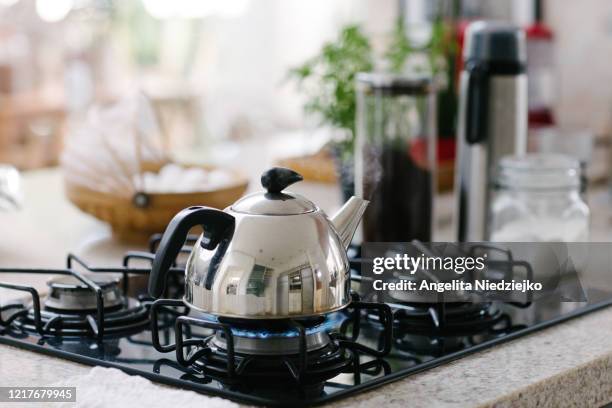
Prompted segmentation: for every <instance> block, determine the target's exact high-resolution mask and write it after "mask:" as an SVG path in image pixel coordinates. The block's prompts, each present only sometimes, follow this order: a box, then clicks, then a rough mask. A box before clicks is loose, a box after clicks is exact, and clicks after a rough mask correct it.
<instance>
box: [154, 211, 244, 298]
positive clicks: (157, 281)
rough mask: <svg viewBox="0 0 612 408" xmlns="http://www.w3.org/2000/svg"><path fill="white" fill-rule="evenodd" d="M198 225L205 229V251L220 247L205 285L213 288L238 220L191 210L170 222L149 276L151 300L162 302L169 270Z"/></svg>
mask: <svg viewBox="0 0 612 408" xmlns="http://www.w3.org/2000/svg"><path fill="white" fill-rule="evenodd" d="M196 225H201V226H202V228H203V229H204V233H203V237H202V240H201V242H200V245H201V246H202V248H204V249H208V250H213V249H215V248H216V247H217V246H219V248H218V249H217V253H216V254H215V255H214V256H213V259H212V260H211V263H210V266H209V270H208V276H207V279H206V281H207V286H210V284H209V282H210V283H211V282H212V278H213V277H214V275H215V273H216V272H217V269H218V267H219V263H220V261H221V259H222V258H223V255H224V254H225V251H226V250H227V247H228V245H229V242H230V241H231V239H232V237H233V235H234V228H235V226H236V220H235V218H234V217H233V216H232V215H230V214H228V213H226V212H223V211H221V210H217V209H215V208H210V207H203V206H196V207H189V208H186V209H184V210H182V211H181V212H179V213H178V214H176V215H175V216H174V218H173V219H172V221H170V224H168V227H167V228H166V231H165V232H164V235H163V236H162V239H161V242H160V244H159V247H158V248H157V252H156V253H155V259H154V260H153V266H152V269H151V275H150V276H149V295H151V296H152V297H154V298H159V297H160V296H161V295H162V294H163V293H164V289H165V287H166V280H167V275H168V270H169V269H170V267H171V266H172V263H173V262H174V261H175V260H176V257H177V256H178V254H179V252H180V250H181V248H182V247H183V245H184V243H185V239H186V238H187V233H188V232H189V230H190V229H191V228H193V227H195V226H196Z"/></svg>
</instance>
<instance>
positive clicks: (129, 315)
mask: <svg viewBox="0 0 612 408" xmlns="http://www.w3.org/2000/svg"><path fill="white" fill-rule="evenodd" d="M94 316H95V314H90V313H88V312H87V311H83V312H74V311H69V312H68V311H65V312H59V311H55V310H48V309H45V310H41V312H40V319H41V323H42V324H43V331H44V332H45V333H47V334H50V335H54V336H80V337H87V336H94V335H97V333H98V322H97V321H96V318H95V317H94ZM13 324H14V326H15V327H17V328H19V329H22V330H26V331H29V332H37V331H38V330H37V329H36V324H35V311H34V308H33V307H31V308H29V309H28V310H27V314H25V315H24V316H23V317H21V318H18V319H16V320H15V321H14V323H13ZM104 325H105V330H104V333H105V335H108V336H113V335H118V334H122V335H123V334H129V333H133V332H138V331H141V330H143V329H145V328H147V326H148V325H149V308H148V305H147V304H144V303H142V302H140V301H138V300H136V299H127V301H126V303H125V304H123V303H122V304H119V305H118V307H114V308H113V310H112V311H107V312H106V313H105V315H104Z"/></svg>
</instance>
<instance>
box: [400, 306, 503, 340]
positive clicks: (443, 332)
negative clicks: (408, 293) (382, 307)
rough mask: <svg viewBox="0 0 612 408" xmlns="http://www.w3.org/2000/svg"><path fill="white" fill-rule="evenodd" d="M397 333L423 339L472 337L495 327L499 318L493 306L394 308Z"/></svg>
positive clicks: (497, 309) (499, 313) (499, 315)
mask: <svg viewBox="0 0 612 408" xmlns="http://www.w3.org/2000/svg"><path fill="white" fill-rule="evenodd" d="M394 306H397V307H398V309H397V310H396V311H395V312H394V316H393V317H394V325H395V326H396V328H398V329H399V330H404V329H405V330H406V331H409V332H410V333H411V334H416V335H425V336H471V335H475V334H478V333H480V332H483V331H486V330H488V329H490V328H492V327H494V326H495V325H496V324H497V323H499V322H500V321H501V319H502V312H501V310H500V309H499V308H498V307H497V306H495V305H494V304H492V303H468V302H466V303H432V304H428V303H423V304H415V303H412V304H401V305H394Z"/></svg>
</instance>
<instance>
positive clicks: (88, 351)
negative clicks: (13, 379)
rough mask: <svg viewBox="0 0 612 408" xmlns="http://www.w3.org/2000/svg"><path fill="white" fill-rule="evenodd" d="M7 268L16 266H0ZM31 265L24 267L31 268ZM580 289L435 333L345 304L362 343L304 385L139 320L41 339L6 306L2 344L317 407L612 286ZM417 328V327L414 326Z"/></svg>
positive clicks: (344, 333)
mask: <svg viewBox="0 0 612 408" xmlns="http://www.w3.org/2000/svg"><path fill="white" fill-rule="evenodd" d="M144 258H146V256H144ZM75 259H76V260H77V261H78V259H77V258H73V262H74V260H75ZM68 266H69V267H70V266H71V265H70V264H69V265H68ZM83 266H84V267H85V268H86V269H89V271H90V272H92V273H96V272H98V273H102V272H107V271H110V272H114V273H117V272H126V269H122V268H100V269H96V268H89V267H87V265H83ZM9 271H14V270H10V269H6V268H5V269H2V270H0V272H9ZM21 271H22V272H25V271H24V270H21ZM32 271H33V270H29V273H32ZM129 271H130V272H132V273H140V274H146V268H140V269H139V268H131V269H130V270H129ZM51 272H52V271H46V272H40V271H39V273H51ZM0 281H1V279H0ZM0 286H2V284H0ZM9 286H10V285H9ZM5 287H6V286H5ZM585 293H586V295H587V299H588V301H587V302H561V301H560V300H559V299H558V298H554V299H553V298H549V299H546V298H545V299H539V300H537V301H534V302H533V303H531V304H528V305H522V306H516V305H511V304H504V303H492V304H483V305H482V309H481V310H480V312H479V316H481V317H480V318H481V319H488V318H490V322H491V324H489V325H484V326H482V325H476V326H472V325H470V324H469V322H468V323H465V324H464V322H462V321H458V322H457V321H455V323H456V324H454V325H453V326H452V328H451V329H449V330H438V331H437V332H436V331H435V330H434V331H433V332H427V330H425V331H423V328H422V327H421V326H419V321H416V322H415V321H414V320H411V319H410V318H404V316H405V313H404V311H402V310H403V309H405V306H404V305H391V306H392V310H393V312H394V316H395V317H394V320H393V324H392V329H391V328H390V326H389V324H387V325H384V324H383V323H381V322H380V319H379V318H377V315H376V314H369V313H368V312H367V311H366V310H357V309H347V310H346V311H342V312H336V315H334V318H335V320H334V321H339V322H345V324H343V325H342V327H338V328H336V330H334V331H338V332H339V334H338V338H339V339H347V338H349V339H350V338H351V335H352V333H353V327H354V324H355V323H353V324H350V323H349V322H353V321H354V319H359V327H360V330H359V336H358V338H357V340H356V343H358V344H359V345H360V346H359V347H348V348H349V349H350V354H349V355H350V356H352V358H350V360H349V362H348V363H346V362H345V364H344V365H341V366H342V368H341V369H339V370H337V372H333V375H331V378H325V376H323V377H322V379H320V381H319V380H317V381H313V380H312V379H310V380H308V381H304V382H302V383H299V382H298V381H296V380H295V379H293V378H292V377H291V375H290V373H289V371H288V372H287V374H286V376H285V378H284V379H283V380H281V381H279V380H278V378H277V377H276V378H274V379H268V377H266V375H267V372H266V371H265V369H264V371H263V372H262V373H261V375H260V376H257V375H256V376H255V377H251V378H250V379H248V380H242V379H241V378H238V377H230V378H228V376H227V375H216V374H215V373H210V372H204V371H203V370H202V369H201V366H200V365H191V366H189V367H185V366H183V365H181V364H180V363H179V362H178V361H177V355H176V353H175V352H174V351H170V352H164V353H162V352H160V351H157V350H156V348H155V347H154V346H153V343H154V339H153V336H152V332H151V328H150V326H148V325H145V328H144V329H143V328H142V327H140V326H139V328H138V329H135V330H133V331H132V332H131V333H130V334H123V335H116V334H112V333H111V334H107V335H106V336H105V337H104V338H103V340H102V341H99V340H97V339H96V338H95V336H94V335H93V334H92V335H91V336H89V337H60V336H54V335H45V336H42V337H41V336H40V335H39V334H38V333H36V332H35V331H32V330H29V331H28V330H24V329H20V328H18V327H16V326H15V325H8V326H7V316H9V315H11V314H12V313H13V312H14V310H8V309H5V310H4V311H3V315H2V317H3V319H2V320H1V321H0V343H2V344H8V345H12V346H17V347H20V348H24V349H28V350H32V351H36V352H40V353H44V354H48V355H53V356H58V357H62V358H65V359H68V360H72V361H76V362H80V363H84V364H88V365H99V366H106V367H116V368H119V369H121V370H123V371H125V372H127V373H129V374H137V375H141V376H143V377H146V378H149V379H151V380H153V381H156V382H160V383H165V384H169V385H173V386H177V387H180V388H184V389H189V390H193V391H197V392H201V393H203V394H209V395H217V396H222V397H226V398H229V399H232V400H235V401H240V402H245V403H254V404H262V405H277V406H279V405H280V406H287V405H315V404H320V403H323V402H327V401H331V400H335V399H339V398H342V397H347V396H350V395H354V394H356V393H359V392H362V391H364V390H368V389H371V388H374V387H376V386H379V385H382V384H385V383H389V382H391V381H395V380H398V379H401V378H405V377H408V376H410V375H412V374H415V373H418V372H421V371H423V370H427V369H429V368H432V367H435V366H439V365H441V364H445V363H447V362H449V361H452V360H455V359H458V358H461V357H464V356H466V355H469V354H472V353H475V352H478V351H481V350H484V349H486V348H489V347H492V346H495V345H498V344H500V343H502V342H505V341H509V340H512V339H516V338H517V337H520V336H523V335H526V334H528V333H533V332H535V331H537V330H540V329H543V328H546V327H549V326H551V325H554V324H557V323H560V322H563V321H566V320H568V319H571V318H574V317H576V316H580V315H583V314H585V313H589V312H591V311H594V310H597V309H600V308H603V307H606V306H608V305H610V304H612V291H604V290H600V289H593V288H588V287H587V288H585ZM149 302H152V300H147V299H143V303H144V304H150V303H149ZM454 306H455V305H446V306H445V307H447V308H452V307H454ZM460 307H468V306H466V305H463V306H460ZM178 309H180V308H177V309H171V308H168V310H175V311H176V310H178ZM163 310H165V309H160V315H159V316H160V317H159V319H161V320H159V319H158V320H157V321H158V322H159V325H158V333H159V339H160V343H161V344H171V343H174V342H175V334H176V332H175V328H174V322H175V319H176V317H177V313H170V312H168V313H166V312H164V311H163ZM438 312H444V311H443V310H438ZM190 316H192V317H198V318H199V317H201V315H197V314H194V312H190ZM16 320H17V319H16ZM13 323H14V321H13ZM415 327H420V329H418V330H415V329H414V328H415ZM192 329H193V330H190V336H191V337H192V338H195V339H203V338H206V336H208V335H210V334H211V333H212V330H211V329H207V328H201V327H195V326H194V327H193V328H192ZM415 333H417V334H415ZM386 335H392V339H391V349H390V352H389V353H388V354H387V355H386V356H384V357H377V356H376V355H373V353H370V352H368V351H367V350H368V349H373V350H376V349H378V350H380V349H382V348H384V343H385V336H386ZM364 346H365V347H364ZM187 348H188V347H187ZM43 364H44V363H43ZM257 377H260V378H259V379H260V380H261V381H253V378H255V379H257ZM327 377H329V376H327Z"/></svg>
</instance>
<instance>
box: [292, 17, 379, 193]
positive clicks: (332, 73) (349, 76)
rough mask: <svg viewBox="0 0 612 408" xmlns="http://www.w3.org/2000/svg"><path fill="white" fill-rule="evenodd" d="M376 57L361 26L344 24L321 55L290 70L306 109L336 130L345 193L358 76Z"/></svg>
mask: <svg viewBox="0 0 612 408" xmlns="http://www.w3.org/2000/svg"><path fill="white" fill-rule="evenodd" d="M373 68H374V57H373V53H372V47H371V46H370V41H369V40H368V38H367V37H366V36H365V35H364V34H363V32H362V31H361V29H360V27H359V26H358V25H349V26H346V27H344V28H343V29H342V30H341V31H340V34H339V36H338V38H337V40H336V41H334V42H328V43H326V44H324V45H323V48H322V49H321V51H320V52H319V54H318V55H316V56H314V57H312V58H310V59H309V60H307V61H306V62H304V63H303V64H301V65H300V66H298V67H295V68H293V69H291V71H290V72H289V76H290V78H291V79H294V80H296V81H297V82H298V86H299V89H300V90H301V91H302V92H303V93H304V94H305V95H306V103H305V105H304V111H305V112H306V113H308V114H315V115H318V116H319V117H320V118H321V121H322V122H323V123H324V124H326V125H329V126H331V127H333V128H335V129H337V130H339V132H338V133H339V134H340V137H339V138H337V140H335V142H334V144H333V147H332V153H333V154H334V156H335V160H336V164H337V166H338V169H339V175H340V181H341V185H342V189H343V191H344V193H345V195H347V194H348V196H350V195H352V192H353V180H352V165H353V161H352V154H353V148H354V147H353V144H354V135H355V114H356V91H355V76H356V75H357V73H359V72H367V71H371V70H372V69H373Z"/></svg>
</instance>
